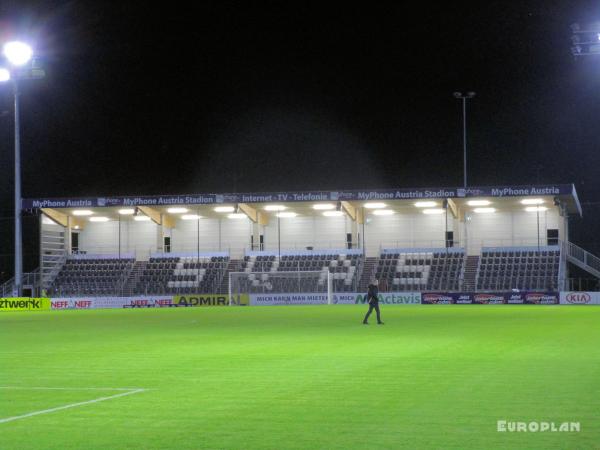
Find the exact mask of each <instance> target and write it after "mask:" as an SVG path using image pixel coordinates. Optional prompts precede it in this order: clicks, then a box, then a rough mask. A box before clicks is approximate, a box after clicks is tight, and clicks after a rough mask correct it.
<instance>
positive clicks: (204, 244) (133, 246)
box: [3, 185, 600, 297]
mask: <svg viewBox="0 0 600 450" xmlns="http://www.w3.org/2000/svg"><path fill="white" fill-rule="evenodd" d="M23 208H24V209H29V210H34V211H39V213H40V218H41V220H40V228H39V230H40V267H39V271H36V272H35V273H34V274H28V276H26V277H25V279H24V280H25V283H24V287H25V288H26V289H29V290H30V292H32V293H37V294H39V293H43V294H46V295H48V296H50V297H70V296H83V295H85V296H94V297H102V296H124V297H128V296H139V295H163V294H174V295H175V294H219V293H226V292H227V288H228V282H229V276H228V275H229V274H230V273H243V274H244V275H243V277H244V283H245V285H246V286H247V289H248V292H268V291H273V292H276V291H282V290H283V291H284V290H285V282H286V281H285V280H287V279H288V278H289V277H288V278H286V277H280V276H278V274H281V273H282V272H285V273H290V272H296V271H298V272H307V271H311V272H315V273H316V272H318V273H320V274H321V275H320V276H315V279H314V283H315V289H316V288H317V285H319V284H322V283H323V282H325V280H326V279H327V278H328V277H329V276H330V277H331V279H332V283H333V289H334V291H335V292H364V291H365V289H366V287H367V284H368V282H369V281H370V280H371V279H373V278H377V279H378V280H380V289H381V290H382V291H384V292H385V291H390V292H392V291H394V292H395V291H398V292H403V291H406V292H421V291H445V292H452V291H469V292H493V291H498V290H505V291H506V290H527V289H535V290H543V291H558V290H561V289H564V288H565V283H566V280H567V278H568V264H567V263H568V262H570V263H573V264H575V265H577V266H578V267H580V268H582V269H584V270H587V271H588V272H589V273H591V274H592V275H594V276H596V277H598V276H600V261H599V260H598V259H597V258H595V257H594V256H593V255H591V254H589V253H588V252H586V251H585V250H583V249H581V248H579V247H576V246H574V245H573V244H571V243H570V242H569V216H573V215H581V213H582V211H581V206H580V203H579V201H578V198H577V193H576V191H575V188H574V186H573V185H552V186H548V185H545V186H498V187H473V188H468V189H462V188H428V189H425V188H419V189H387V190H365V191H358V190H349V191H336V192H330V191H327V192H323V191H312V192H288V193H281V192H277V193H260V194H194V195H177V196H138V197H102V198H70V199H69V198H61V199H52V198H42V199H26V200H23ZM311 282H313V281H311ZM277 283H279V285H278V284H277ZM282 283H283V284H282ZM10 287H11V286H10V282H9V283H7V284H5V285H4V286H3V289H4V292H6V291H7V290H9V289H10ZM307 289H308V287H307Z"/></svg>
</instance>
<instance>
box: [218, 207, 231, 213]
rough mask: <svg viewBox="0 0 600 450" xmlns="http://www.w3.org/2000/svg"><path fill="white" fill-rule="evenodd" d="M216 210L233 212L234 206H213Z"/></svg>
mask: <svg viewBox="0 0 600 450" xmlns="http://www.w3.org/2000/svg"><path fill="white" fill-rule="evenodd" d="M215 211H216V212H225V213H226V212H233V211H235V208H234V207H233V206H217V207H216V208H215Z"/></svg>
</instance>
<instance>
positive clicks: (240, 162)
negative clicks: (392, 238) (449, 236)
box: [0, 1, 600, 271]
mask: <svg viewBox="0 0 600 450" xmlns="http://www.w3.org/2000/svg"><path fill="white" fill-rule="evenodd" d="M179 3H183V2H172V3H171V4H170V3H166V4H165V3H163V2H157V3H156V6H152V5H151V2H92V1H90V2H82V1H52V2H27V1H18V2H15V1H4V2H2V3H1V4H0V40H7V39H10V38H14V37H22V38H28V39H30V41H31V42H32V44H33V45H34V48H35V51H36V54H37V55H38V56H39V57H40V58H42V59H43V60H44V61H45V64H46V71H47V78H46V79H45V80H43V81H36V82H29V83H27V84H25V83H24V84H23V86H22V91H23V95H22V128H21V130H22V159H23V196H24V197H36V196H52V197H60V196H88V195H89V196H96V195H116V194H120V195H133V194H181V193H199V192H233V191H239V192H257V191H273V190H276V191H290V190H300V189H313V190H318V189H358V188H371V187H372V188H389V187H424V186H458V185H461V184H462V110H461V104H460V102H459V101H458V100H456V99H454V98H453V96H452V93H453V92H454V91H456V90H463V91H465V90H473V91H475V92H476V93H477V96H476V97H475V98H474V99H473V100H472V101H470V103H469V105H468V155H469V163H468V167H469V184H472V185H494V184H515V185H516V184H531V183H539V184H545V183H548V184H553V183H555V184H556V183H575V185H576V187H577V189H578V192H579V196H580V200H581V201H582V203H583V209H584V218H583V219H573V221H572V232H573V240H574V241H575V242H578V243H580V244H582V245H584V246H586V247H587V248H588V249H589V250H595V251H596V252H597V253H600V237H598V236H596V233H595V231H596V230H598V229H599V225H600V177H598V176H597V173H598V167H599V166H600V126H599V124H600V57H598V58H591V59H574V58H573V57H572V56H571V52H570V47H571V40H570V37H571V30H570V25H571V23H573V22H580V23H587V22H591V21H593V20H598V19H600V2H597V1H596V2H592V1H587V2H586V1H562V2H558V1H519V2H516V1H504V2H498V1H489V2H477V3H472V4H470V3H468V2H463V3H461V2H449V3H447V4H446V5H445V6H444V5H441V4H438V2H423V4H422V5H415V2H405V4H401V5H393V6H391V5H385V6H376V5H375V6H373V5H371V4H370V3H369V2H365V3H363V4H362V5H361V4H356V5H353V4H352V3H351V2H345V3H338V4H333V3H328V4H325V3H324V2H315V3H308V2H302V3H290V2H273V3H262V4H260V3H258V2H256V3H255V2H247V4H245V5H242V4H241V3H242V2H224V1H218V2H198V4H195V5H194V6H191V3H190V6H181V5H179ZM11 110H12V94H11V91H10V89H9V87H8V86H4V87H2V86H0V112H1V111H9V112H11ZM12 127H13V122H12V116H11V115H10V114H9V115H4V116H2V115H0V176H1V177H2V183H0V212H1V213H2V214H1V216H2V217H3V219H0V232H1V233H2V235H3V236H4V240H3V241H0V242H1V243H2V249H1V250H0V253H3V254H8V253H10V252H11V251H12V245H11V239H12V220H13V219H12V217H11V215H12V201H13V200H12V196H13V182H14V180H13V150H12V149H13V132H12ZM595 202H598V203H595ZM33 220H34V219H33V218H27V219H26V225H25V226H26V227H29V228H31V227H32V225H31V223H33ZM31 234H32V233H30V234H29V235H27V230H26V237H27V243H26V244H28V245H29V251H28V254H32V252H34V251H33V250H31V249H32V248H34V247H35V242H34V241H35V237H32V235H31ZM33 234H35V233H33ZM0 264H3V265H4V266H5V267H3V268H0V270H4V271H6V270H10V269H11V268H10V267H6V266H7V265H8V266H10V265H11V264H12V261H11V260H10V259H7V258H6V257H5V258H4V259H2V258H0ZM26 265H27V263H26ZM28 268H31V267H26V270H27V269H28Z"/></svg>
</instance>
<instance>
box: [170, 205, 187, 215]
mask: <svg viewBox="0 0 600 450" xmlns="http://www.w3.org/2000/svg"><path fill="white" fill-rule="evenodd" d="M167 212H169V213H171V214H181V213H186V212H188V209H187V208H180V207H174V208H167Z"/></svg>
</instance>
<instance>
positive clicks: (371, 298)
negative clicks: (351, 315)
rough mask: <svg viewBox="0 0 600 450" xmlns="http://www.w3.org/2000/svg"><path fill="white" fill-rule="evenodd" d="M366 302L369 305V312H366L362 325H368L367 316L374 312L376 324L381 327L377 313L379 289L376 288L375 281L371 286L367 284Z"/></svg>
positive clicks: (379, 316) (378, 313) (381, 323)
mask: <svg viewBox="0 0 600 450" xmlns="http://www.w3.org/2000/svg"><path fill="white" fill-rule="evenodd" d="M367 302H368V303H369V311H367V315H366V316H365V319H364V320H363V324H365V325H368V324H369V322H368V320H369V316H370V315H371V313H372V312H373V310H375V312H376V313H377V323H378V324H379V325H383V322H382V321H381V314H380V312H379V288H378V287H377V280H373V281H372V282H371V284H369V291H368V292H367Z"/></svg>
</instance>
